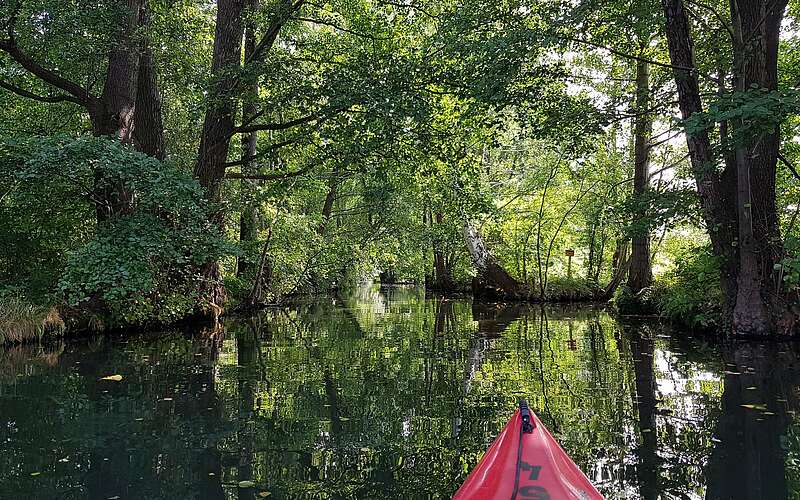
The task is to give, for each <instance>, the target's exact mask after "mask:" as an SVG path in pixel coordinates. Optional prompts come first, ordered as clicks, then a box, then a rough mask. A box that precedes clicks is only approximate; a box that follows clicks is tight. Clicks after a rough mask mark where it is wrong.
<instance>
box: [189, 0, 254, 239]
mask: <svg viewBox="0 0 800 500" xmlns="http://www.w3.org/2000/svg"><path fill="white" fill-rule="evenodd" d="M245 1H246V0H219V2H217V25H216V30H215V33H214V54H213V59H212V63H211V72H212V74H213V76H214V79H215V83H214V87H213V88H212V90H211V96H210V99H209V106H208V109H207V110H206V116H205V120H204V121H203V133H202V136H201V138H200V149H199V151H198V154H197V163H196V165H195V168H194V175H195V177H196V178H197V180H198V181H199V182H200V185H201V186H203V188H204V189H205V191H206V197H207V198H208V199H209V201H211V202H212V203H219V202H220V201H221V194H222V180H223V178H224V177H225V162H226V161H227V158H228V149H229V147H230V142H231V137H232V136H233V134H234V128H235V124H234V113H235V109H236V98H235V97H236V96H234V90H235V87H236V84H237V81H238V73H239V71H238V70H239V67H240V65H241V58H242V36H243V35H244V22H243V20H242V12H243V10H244V6H245ZM222 220H223V214H222V212H221V211H219V213H218V214H217V216H216V221H215V222H217V223H218V224H220V225H221V224H222Z"/></svg>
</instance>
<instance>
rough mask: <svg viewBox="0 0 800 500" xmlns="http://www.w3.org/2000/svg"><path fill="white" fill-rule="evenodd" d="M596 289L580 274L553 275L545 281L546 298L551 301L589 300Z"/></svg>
mask: <svg viewBox="0 0 800 500" xmlns="http://www.w3.org/2000/svg"><path fill="white" fill-rule="evenodd" d="M595 292H596V290H595V289H594V287H593V286H592V285H591V283H589V281H588V280H586V279H585V278H583V277H581V276H572V277H567V276H553V277H551V278H550V279H549V280H548V281H547V299H548V300H553V301H563V302H569V301H581V300H591V299H592V298H594V296H595Z"/></svg>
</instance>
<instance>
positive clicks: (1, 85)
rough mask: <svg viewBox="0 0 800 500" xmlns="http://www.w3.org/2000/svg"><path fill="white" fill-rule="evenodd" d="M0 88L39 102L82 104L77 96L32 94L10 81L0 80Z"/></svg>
mask: <svg viewBox="0 0 800 500" xmlns="http://www.w3.org/2000/svg"><path fill="white" fill-rule="evenodd" d="M0 88H3V89H6V90H8V91H9V92H12V93H14V94H17V95H18V96H22V97H27V98H28V99H33V100H34V101H39V102H48V103H54V102H73V103H75V104H82V103H81V102H80V101H79V100H78V99H77V98H75V97H74V96H71V95H67V94H65V95H56V96H42V95H39V94H34V93H33V92H30V91H27V90H25V89H23V88H22V87H17V86H16V85H14V84H12V83H8V82H6V81H3V80H0Z"/></svg>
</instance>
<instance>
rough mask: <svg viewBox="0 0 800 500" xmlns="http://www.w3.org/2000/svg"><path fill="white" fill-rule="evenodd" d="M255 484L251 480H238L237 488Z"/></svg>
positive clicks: (250, 486)
mask: <svg viewBox="0 0 800 500" xmlns="http://www.w3.org/2000/svg"><path fill="white" fill-rule="evenodd" d="M255 485H256V483H254V482H253V481H239V488H252V487H253V486H255Z"/></svg>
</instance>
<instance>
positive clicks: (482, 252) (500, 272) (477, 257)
mask: <svg viewBox="0 0 800 500" xmlns="http://www.w3.org/2000/svg"><path fill="white" fill-rule="evenodd" d="M464 241H465V242H466V244H467V249H468V250H469V255H470V257H471V258H472V264H473V265H474V266H475V270H476V271H477V272H478V274H477V276H476V277H475V279H473V282H472V290H473V292H474V293H475V294H476V295H487V296H496V297H503V298H509V299H521V298H524V295H525V294H524V292H523V289H522V285H520V283H519V282H518V281H517V280H515V279H514V278H513V277H512V276H511V275H510V274H508V272H507V271H506V270H505V269H503V266H501V265H500V264H499V263H498V262H497V260H496V259H495V257H494V256H493V255H492V254H491V253H490V252H489V250H488V249H487V248H486V244H485V243H484V242H483V238H482V237H481V234H480V232H479V231H478V229H477V228H476V227H475V226H473V225H472V223H470V222H469V221H465V222H464Z"/></svg>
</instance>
